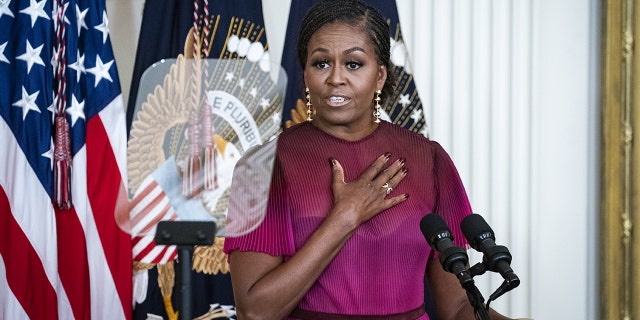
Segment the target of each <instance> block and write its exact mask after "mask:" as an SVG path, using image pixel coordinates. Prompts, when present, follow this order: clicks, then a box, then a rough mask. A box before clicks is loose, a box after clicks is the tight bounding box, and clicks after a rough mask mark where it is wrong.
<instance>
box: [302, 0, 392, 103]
mask: <svg viewBox="0 0 640 320" xmlns="http://www.w3.org/2000/svg"><path fill="white" fill-rule="evenodd" d="M294 1H295V0H294ZM335 22H339V23H346V24H348V25H350V26H353V27H357V28H359V29H360V30H361V31H362V32H364V33H365V34H367V36H368V37H369V39H370V40H371V43H372V44H373V47H374V48H375V53H376V56H377V60H378V64H379V65H383V66H385V67H386V69H387V80H386V81H385V83H384V86H383V88H382V98H383V99H384V98H385V97H390V96H391V94H392V92H393V86H394V83H395V79H393V72H392V69H391V68H392V65H391V53H390V47H391V43H390V35H389V25H388V24H387V21H386V20H385V19H384V18H383V17H382V15H381V14H380V13H379V12H378V11H377V10H376V9H375V8H373V7H371V6H369V5H367V4H365V3H362V2H361V1H359V0H323V1H320V2H318V3H317V4H315V5H314V6H312V7H311V8H310V9H309V11H307V14H306V15H305V17H304V19H303V20H302V24H301V25H300V33H299V35H298V60H299V61H300V66H301V67H302V69H303V70H304V68H305V66H306V64H307V48H308V45H309V40H311V36H313V34H314V33H316V31H318V29H320V28H322V27H323V26H324V25H326V24H330V23H335Z"/></svg>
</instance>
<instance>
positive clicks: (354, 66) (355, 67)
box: [345, 61, 362, 70]
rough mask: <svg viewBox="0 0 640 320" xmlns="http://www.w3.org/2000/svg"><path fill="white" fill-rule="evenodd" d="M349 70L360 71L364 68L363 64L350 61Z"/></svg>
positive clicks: (348, 63)
mask: <svg viewBox="0 0 640 320" xmlns="http://www.w3.org/2000/svg"><path fill="white" fill-rule="evenodd" d="M345 65H346V67H347V69H350V70H358V69H360V67H362V62H359V61H349V62H347V63H346V64H345Z"/></svg>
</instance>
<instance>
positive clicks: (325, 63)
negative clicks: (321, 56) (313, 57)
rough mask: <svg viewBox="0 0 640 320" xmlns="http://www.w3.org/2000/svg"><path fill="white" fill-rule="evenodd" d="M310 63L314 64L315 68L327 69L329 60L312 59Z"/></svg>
mask: <svg viewBox="0 0 640 320" xmlns="http://www.w3.org/2000/svg"><path fill="white" fill-rule="evenodd" d="M311 65H312V66H314V67H315V68H317V69H327V68H329V61H327V60H317V61H314V62H313V63H312V64H311Z"/></svg>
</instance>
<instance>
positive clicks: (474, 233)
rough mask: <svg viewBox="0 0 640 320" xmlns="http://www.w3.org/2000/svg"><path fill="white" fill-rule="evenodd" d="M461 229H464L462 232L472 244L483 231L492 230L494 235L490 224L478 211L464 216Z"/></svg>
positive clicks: (491, 231)
mask: <svg viewBox="0 0 640 320" xmlns="http://www.w3.org/2000/svg"><path fill="white" fill-rule="evenodd" d="M460 229H462V233H463V234H464V236H465V238H467V241H469V243H470V244H472V243H473V242H474V241H475V239H476V238H477V237H478V236H479V235H481V234H483V233H487V232H490V233H491V235H492V236H493V235H494V233H493V230H492V229H491V227H490V226H489V224H488V223H487V222H486V221H485V220H484V218H483V217H482V216H481V215H479V214H477V213H474V214H470V215H468V216H466V217H464V219H462V222H461V223H460Z"/></svg>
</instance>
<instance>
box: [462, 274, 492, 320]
mask: <svg viewBox="0 0 640 320" xmlns="http://www.w3.org/2000/svg"><path fill="white" fill-rule="evenodd" d="M485 271H486V268H485V266H484V264H482V263H478V264H476V265H474V266H473V267H471V268H469V273H470V274H471V277H470V278H471V281H465V282H464V283H463V282H462V280H461V281H460V284H462V287H463V288H464V289H465V290H466V291H467V297H468V298H469V303H470V304H471V306H472V307H473V315H474V316H475V318H476V320H491V318H490V317H489V306H488V305H485V304H484V297H483V296H482V293H480V290H478V287H476V285H475V282H474V281H473V277H475V276H477V275H481V274H483V273H485Z"/></svg>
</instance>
